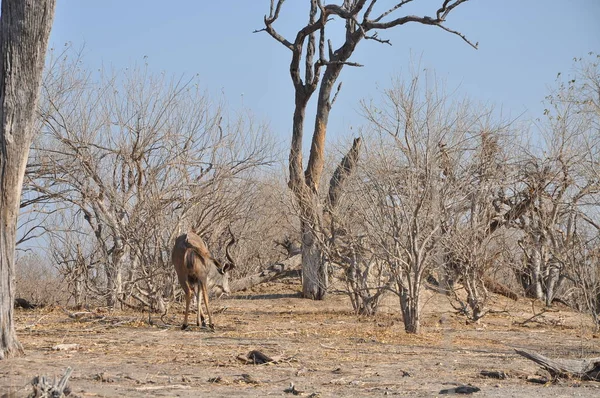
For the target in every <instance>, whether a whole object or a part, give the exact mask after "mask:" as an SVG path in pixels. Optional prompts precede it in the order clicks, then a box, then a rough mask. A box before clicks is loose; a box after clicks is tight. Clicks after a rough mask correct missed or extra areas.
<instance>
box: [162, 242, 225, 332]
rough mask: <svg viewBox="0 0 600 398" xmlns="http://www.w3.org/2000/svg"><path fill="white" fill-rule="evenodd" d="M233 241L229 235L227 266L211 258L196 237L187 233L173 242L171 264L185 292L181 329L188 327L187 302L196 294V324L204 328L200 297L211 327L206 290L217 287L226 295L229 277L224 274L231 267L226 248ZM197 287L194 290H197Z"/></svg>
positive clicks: (188, 304)
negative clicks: (183, 317) (183, 316)
mask: <svg viewBox="0 0 600 398" xmlns="http://www.w3.org/2000/svg"><path fill="white" fill-rule="evenodd" d="M234 242H235V238H234V237H233V234H232V239H231V242H229V244H228V245H227V249H226V254H227V259H228V260H229V263H227V264H226V265H225V266H222V265H221V263H220V262H219V261H217V260H216V259H215V258H213V257H212V255H211V254H210V252H209V251H208V248H207V247H206V244H205V243H204V241H203V240H202V238H200V237H199V236H198V235H196V234H195V233H193V232H188V233H187V234H183V235H180V236H178V237H177V239H175V245H174V246H173V251H172V252H171V261H172V262H173V265H174V266H175V271H176V272H177V277H178V279H179V284H180V285H181V288H182V289H183V292H184V293H185V319H184V321H183V325H182V327H181V328H182V329H185V328H187V324H188V314H189V310H190V301H191V300H192V294H193V293H196V301H197V304H198V312H197V314H196V324H197V325H198V326H200V324H202V326H206V323H205V320H204V312H203V311H202V305H201V303H202V300H201V299H200V293H201V292H202V298H203V300H204V304H205V306H206V312H207V313H208V322H209V326H210V327H211V328H214V324H213V321H212V314H211V311H210V307H209V305H208V291H209V290H210V289H211V288H216V289H218V290H220V291H221V292H224V293H229V275H228V274H227V271H229V270H230V269H232V268H233V267H234V264H233V261H232V259H231V256H230V254H229V248H230V247H231V245H233V243H234ZM196 286H197V288H196Z"/></svg>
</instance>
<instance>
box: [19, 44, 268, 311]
mask: <svg viewBox="0 0 600 398" xmlns="http://www.w3.org/2000/svg"><path fill="white" fill-rule="evenodd" d="M42 93H43V96H42V101H41V103H40V124H41V134H40V136H39V138H38V140H37V141H36V143H35V145H34V147H33V149H32V152H31V159H30V167H29V169H28V173H27V177H26V191H27V195H28V197H32V198H33V200H35V201H36V203H37V206H38V207H39V208H41V209H45V210H46V211H48V212H51V213H53V217H52V219H51V220H46V222H45V224H44V225H46V226H47V227H46V228H48V229H51V230H52V235H53V238H52V243H53V249H52V252H53V253H54V254H53V255H54V257H55V259H56V261H57V263H58V264H59V267H60V269H61V272H62V273H63V275H65V278H66V280H67V282H68V284H69V286H71V288H72V291H71V292H72V295H73V297H74V299H75V303H76V304H77V305H79V304H81V300H82V297H87V296H90V295H91V296H92V297H95V298H96V299H104V300H105V302H106V305H108V306H115V305H117V304H125V305H136V306H137V305H143V306H145V307H148V308H153V309H159V310H163V308H164V305H165V303H164V301H165V300H168V299H169V298H170V297H171V295H172V294H173V293H174V289H172V286H173V284H174V277H173V270H172V265H171V264H170V248H171V245H172V241H173V239H174V237H175V236H177V235H178V234H179V233H181V232H185V231H186V230H188V229H193V230H194V231H196V232H197V233H200V234H201V235H203V237H205V239H206V240H207V241H208V242H209V243H210V244H211V248H213V247H214V248H215V249H214V250H215V251H218V247H219V245H218V244H217V243H218V242H221V241H222V240H223V239H225V235H226V229H227V226H229V225H231V226H232V229H233V230H234V231H235V230H236V227H237V225H238V224H239V225H240V228H242V224H241V222H242V221H243V220H244V219H248V217H249V214H250V212H252V211H253V210H252V206H253V203H254V205H255V204H256V201H257V195H256V192H257V190H256V189H252V188H253V187H254V185H255V182H254V181H256V179H257V178H258V177H260V173H259V169H261V168H262V167H264V166H267V165H269V164H270V163H271V162H272V160H273V153H274V146H273V144H272V142H271V139H270V138H269V134H268V131H267V130H266V126H265V125H263V124H261V123H257V122H256V121H255V120H254V119H253V118H252V116H251V115H250V114H238V115H233V116H232V115H231V114H230V113H228V112H227V111H226V110H225V105H224V103H215V102H213V101H211V99H210V98H209V97H208V96H207V95H206V93H204V92H203V91H202V89H201V88H200V84H199V82H198V81H197V80H196V79H189V80H183V79H175V78H170V77H168V76H166V75H165V74H152V73H150V72H149V71H148V70H147V68H146V67H141V68H132V69H129V70H126V71H122V72H114V73H112V74H107V73H105V72H104V71H100V73H99V75H97V74H95V73H91V72H89V71H86V70H83V69H82V68H81V66H80V62H79V59H78V58H76V57H75V58H73V59H71V58H69V57H68V56H67V57H64V58H61V59H54V60H53V61H51V63H50V67H49V68H48V72H47V75H46V78H45V80H44V84H43V90H42ZM239 260H242V261H239ZM238 262H239V263H243V259H238ZM82 289H83V290H82Z"/></svg>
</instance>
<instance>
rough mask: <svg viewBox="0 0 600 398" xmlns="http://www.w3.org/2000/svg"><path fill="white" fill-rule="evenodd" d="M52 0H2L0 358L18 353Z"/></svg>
mask: <svg viewBox="0 0 600 398" xmlns="http://www.w3.org/2000/svg"><path fill="white" fill-rule="evenodd" d="M55 6H56V1H55V0H3V1H2V14H1V16H0V52H1V58H2V65H0V359H3V358H5V357H7V356H10V355H15V354H19V353H21V352H22V348H21V345H20V344H19V341H18V340H17V337H16V334H15V329H14V324H13V323H14V320H13V300H14V295H15V287H14V273H15V272H14V271H15V270H14V266H15V237H16V227H17V216H18V214H19V205H20V199H21V186H22V184H23V176H24V174H25V165H26V163H27V156H28V154H29V146H30V145H31V141H32V139H33V130H34V129H33V123H34V117H35V111H36V108H37V102H38V98H39V91H40V82H41V79H42V70H43V68H44V59H45V56H46V48H47V46H48V37H49V36H50V29H51V27H52V20H53V18H54V8H55Z"/></svg>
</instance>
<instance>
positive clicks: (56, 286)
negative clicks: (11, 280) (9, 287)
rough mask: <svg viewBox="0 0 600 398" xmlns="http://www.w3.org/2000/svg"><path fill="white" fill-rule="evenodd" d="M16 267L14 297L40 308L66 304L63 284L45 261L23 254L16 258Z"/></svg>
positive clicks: (54, 270) (39, 257) (34, 255)
mask: <svg viewBox="0 0 600 398" xmlns="http://www.w3.org/2000/svg"><path fill="white" fill-rule="evenodd" d="M16 265H17V266H16V276H15V280H16V288H17V292H16V295H15V296H16V297H18V298H23V299H25V300H27V301H29V302H30V303H32V304H34V305H37V306H42V307H43V306H48V305H64V304H66V302H67V299H68V297H67V292H66V286H65V283H64V281H63V280H62V278H61V277H60V275H58V274H57V272H56V269H55V268H53V267H52V266H51V264H49V262H48V261H47V260H46V259H44V258H42V257H41V256H39V255H36V254H31V253H25V254H21V255H20V256H19V257H18V258H17V264H16Z"/></svg>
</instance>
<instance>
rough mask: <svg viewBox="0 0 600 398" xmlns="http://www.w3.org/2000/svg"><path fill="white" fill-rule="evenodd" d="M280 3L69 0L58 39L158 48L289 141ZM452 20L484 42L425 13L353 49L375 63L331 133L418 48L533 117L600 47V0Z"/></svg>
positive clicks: (141, 50) (481, 6)
mask: <svg viewBox="0 0 600 398" xmlns="http://www.w3.org/2000/svg"><path fill="white" fill-rule="evenodd" d="M269 3H270V2H269V0H229V1H228V0H221V1H214V0H213V1H210V0H175V1H164V0H162V1H155V0H126V1H123V0H85V1H80V0H79V1H78V0H58V6H57V10H56V18H55V22H54V27H53V30H52V36H51V44H50V45H51V46H55V47H60V46H62V45H64V44H65V43H66V42H71V43H72V44H73V46H75V47H80V46H82V45H83V44H85V54H86V55H85V58H84V61H85V63H86V64H88V65H89V66H90V67H91V68H97V67H99V66H101V65H104V66H112V67H115V68H125V67H127V66H132V65H134V64H138V65H139V64H142V63H143V62H144V61H143V59H144V57H145V56H146V57H147V62H148V63H149V66H150V68H151V69H153V70H156V71H157V72H158V71H166V72H167V73H173V74H175V75H181V74H185V75H188V76H190V77H191V76H193V75H195V74H199V76H200V79H201V82H202V83H203V84H204V85H205V86H206V88H207V89H208V90H209V92H210V93H211V94H212V95H213V96H214V97H218V96H220V95H221V93H224V94H225V96H226V98H227V100H228V103H229V104H230V105H231V106H232V108H237V109H239V108H241V107H242V106H244V107H246V108H249V109H251V110H252V112H253V113H254V114H255V115H256V116H257V117H259V118H260V119H263V120H268V121H269V122H270V124H271V127H272V129H273V131H274V132H275V133H276V134H277V136H278V137H280V138H281V139H282V140H284V142H289V136H290V134H291V120H292V111H293V91H292V84H291V80H290V77H289V72H288V65H289V61H290V56H291V52H290V51H289V50H287V49H285V48H284V47H283V46H282V45H281V44H279V43H277V42H275V41H274V40H273V39H271V38H270V37H269V36H268V35H267V34H266V33H264V32H263V33H252V32H253V31H254V30H255V29H260V28H262V27H263V16H264V15H265V14H266V13H268V9H269ZM307 3H308V1H307V0H288V1H287V2H286V3H285V6H284V8H283V11H282V18H281V19H282V20H281V21H280V24H279V25H275V26H276V27H277V28H278V29H279V30H280V31H281V32H282V33H283V34H284V35H286V36H287V37H288V38H290V39H292V38H293V35H292V33H293V32H295V31H296V30H297V28H298V27H300V26H302V24H304V23H305V22H306V19H307V17H306V12H305V9H306V6H305V4H307ZM336 3H338V4H341V1H337V2H336ZM380 3H382V4H393V3H395V2H394V1H384V0H380ZM415 3H416V4H415V5H414V6H411V7H406V12H409V13H411V14H413V13H414V14H421V15H423V11H424V10H430V11H429V12H428V14H429V15H433V14H434V13H435V10H436V9H437V8H438V7H439V5H440V4H441V0H415ZM421 3H424V4H421ZM423 6H425V8H423ZM398 15H400V14H398ZM447 26H449V27H451V28H453V29H457V30H460V31H462V32H463V33H465V34H466V35H467V36H468V37H469V39H471V40H472V41H473V42H479V50H474V49H473V48H471V47H470V46H468V45H467V44H466V43H465V42H463V41H462V40H461V39H460V38H458V37H457V36H454V35H451V34H449V33H447V32H444V31H442V30H441V29H439V28H435V27H431V26H421V25H416V24H415V25H404V26H400V27H396V28H394V29H392V30H388V31H384V32H381V33H380V36H381V37H384V38H389V39H390V40H391V41H392V44H393V46H391V47H390V46H387V45H383V44H379V43H376V42H374V41H366V42H365V41H363V42H361V43H360V44H359V48H358V51H357V52H356V53H355V56H354V57H353V59H352V60H353V61H355V62H358V63H361V64H364V65H365V67H364V68H346V69H345V70H344V72H343V73H342V77H341V80H342V81H343V89H342V92H341V94H340V97H339V98H338V101H337V102H336V105H335V107H334V109H333V111H332V115H331V121H330V126H329V133H330V137H334V138H335V137H340V136H346V135H348V132H349V129H350V128H351V127H353V128H356V126H358V125H359V124H360V123H361V119H360V117H358V116H357V115H356V110H357V109H358V101H359V100H360V99H361V98H368V97H376V96H377V95H378V94H377V87H378V86H379V87H387V86H389V84H390V80H391V78H392V76H394V75H397V74H399V73H402V72H403V71H404V72H406V71H407V70H408V67H409V62H410V59H411V55H410V54H411V52H412V54H413V57H412V58H415V57H416V58H420V59H421V65H423V66H424V67H427V68H430V69H434V70H435V71H436V74H437V75H438V76H439V77H441V78H444V79H445V80H446V81H447V82H448V84H449V86H450V87H451V88H455V87H458V86H460V87H459V91H460V92H461V93H465V94H468V95H469V96H470V97H471V98H473V99H475V100H480V101H484V102H489V103H493V104H496V105H497V106H502V109H503V112H504V113H505V114H510V115H511V116H513V117H516V116H519V115H521V114H524V115H523V116H522V118H524V119H527V118H535V117H538V116H540V114H541V112H542V110H543V106H542V104H541V101H542V100H543V98H544V96H545V95H546V94H547V93H548V88H549V87H551V86H552V84H553V82H554V79H555V78H556V74H557V72H563V73H565V72H568V70H569V68H570V67H571V64H572V59H573V57H581V56H584V55H586V54H587V53H588V52H590V51H593V52H596V53H598V52H600V0H470V1H469V2H468V3H467V4H464V5H462V6H460V7H459V8H458V9H457V10H456V11H455V12H453V13H451V15H450V17H449V19H448V21H447ZM332 37H333V38H334V39H335V38H336V35H333V36H332Z"/></svg>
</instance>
